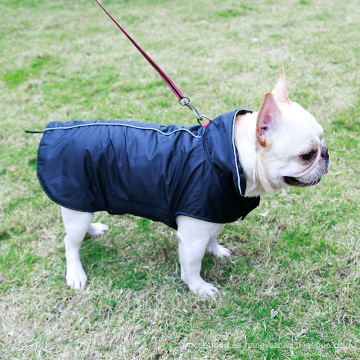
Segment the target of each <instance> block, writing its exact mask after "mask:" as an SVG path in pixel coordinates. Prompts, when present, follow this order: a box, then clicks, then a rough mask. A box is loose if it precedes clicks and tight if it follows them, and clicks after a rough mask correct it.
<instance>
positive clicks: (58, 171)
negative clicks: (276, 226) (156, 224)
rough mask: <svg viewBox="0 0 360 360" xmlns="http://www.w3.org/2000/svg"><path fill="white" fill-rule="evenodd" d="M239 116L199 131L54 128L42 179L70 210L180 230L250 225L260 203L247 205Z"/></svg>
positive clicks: (252, 200) (45, 147)
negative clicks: (189, 220) (200, 224)
mask: <svg viewBox="0 0 360 360" xmlns="http://www.w3.org/2000/svg"><path fill="white" fill-rule="evenodd" d="M246 112H251V110H246V109H238V110H235V111H233V112H231V113H228V114H224V115H221V116H219V117H217V118H215V119H214V120H213V121H212V122H211V123H210V124H209V125H208V126H207V127H206V129H205V128H204V127H202V126H199V125H196V126H191V127H183V126H178V125H170V126H162V125H155V124H147V123H139V122H134V121H105V122H104V121H88V122H83V121H73V122H52V123H50V124H48V126H47V127H46V129H45V131H44V134H43V137H42V139H41V142H40V145H39V150H38V160H37V174H38V179H39V181H40V184H41V186H42V188H43V189H44V191H45V193H46V194H47V195H48V196H49V197H50V199H52V200H53V201H54V202H56V203H58V204H60V205H61V206H64V207H66V208H69V209H73V210H78V211H84V212H95V211H108V212H109V213H110V214H125V213H126V214H132V215H136V216H142V217H145V218H148V219H151V220H155V221H161V222H163V223H165V224H166V225H168V226H170V227H172V228H174V229H176V228H177V224H176V217H177V216H178V215H186V216H190V217H194V218H198V219H202V220H206V221H211V222H217V223H228V222H232V221H235V220H237V219H239V218H244V217H245V216H246V215H247V214H248V213H249V212H250V211H251V210H253V209H254V208H255V207H257V206H258V204H259V201H260V198H259V197H245V196H244V194H245V190H246V179H245V175H244V173H243V169H242V166H241V164H240V161H239V156H238V154H237V150H236V146H235V143H234V124H235V118H236V116H237V115H238V114H241V113H246Z"/></svg>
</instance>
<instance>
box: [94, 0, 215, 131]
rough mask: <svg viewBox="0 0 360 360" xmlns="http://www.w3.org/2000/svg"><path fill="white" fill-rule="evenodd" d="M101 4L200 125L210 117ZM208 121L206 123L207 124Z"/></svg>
mask: <svg viewBox="0 0 360 360" xmlns="http://www.w3.org/2000/svg"><path fill="white" fill-rule="evenodd" d="M95 1H96V2H97V3H98V4H99V6H100V7H101V8H102V9H103V10H104V11H105V12H106V14H107V15H108V16H109V17H110V19H111V20H112V21H113V22H114V23H115V24H116V26H117V27H118V28H119V29H120V30H121V31H122V32H123V33H124V34H125V35H126V37H127V38H128V39H129V40H130V41H131V42H132V43H133V45H134V46H135V47H136V48H137V49H138V50H139V51H140V53H141V55H142V56H143V57H144V58H145V59H146V60H147V61H148V62H149V64H150V65H151V66H152V67H153V68H154V69H155V70H156V71H157V73H158V74H159V75H160V76H161V78H162V79H163V80H164V81H165V83H166V84H167V85H168V86H169V88H170V89H171V90H172V92H173V93H174V94H175V96H176V97H177V98H178V99H179V103H180V104H181V105H182V106H187V107H188V108H189V109H190V110H192V111H193V113H194V114H195V116H196V117H197V121H198V123H199V124H200V125H202V124H201V120H203V118H206V119H208V120H209V121H211V119H209V118H208V117H207V116H205V115H200V114H199V112H198V111H197V110H196V109H195V108H194V107H193V106H192V105H191V104H190V99H189V98H188V97H187V96H185V95H184V94H183V93H182V92H181V91H180V89H179V88H178V87H177V86H176V85H175V84H174V83H173V82H172V80H171V79H170V78H169V77H168V76H167V75H166V74H165V72H164V71H163V70H162V69H161V68H160V66H159V65H157V64H156V63H155V61H154V60H152V59H151V57H150V56H149V55H148V54H147V53H146V52H145V51H144V50H143V49H142V48H141V47H140V46H139V45H138V44H137V42H136V41H135V40H134V39H133V38H132V37H131V36H130V35H129V34H128V33H127V32H126V31H125V29H123V28H122V27H121V26H120V25H119V23H118V22H117V21H116V20H115V19H114V18H113V17H112V16H111V15H110V14H109V13H108V12H107V10H106V9H105V8H104V7H103V6H102V5H101V4H100V2H99V1H98V0H95ZM207 125H208V123H207V124H206V126H207Z"/></svg>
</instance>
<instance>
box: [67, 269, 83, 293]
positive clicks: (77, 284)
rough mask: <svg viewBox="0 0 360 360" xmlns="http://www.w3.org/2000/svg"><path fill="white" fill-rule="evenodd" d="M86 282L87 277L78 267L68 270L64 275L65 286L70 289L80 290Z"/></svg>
mask: <svg viewBox="0 0 360 360" xmlns="http://www.w3.org/2000/svg"><path fill="white" fill-rule="evenodd" d="M86 282H87V276H86V274H85V271H84V269H83V268H82V266H81V268H80V267H76V268H75V267H74V268H72V269H68V271H67V273H66V284H67V286H69V288H70V289H74V290H81V289H83V288H84V287H85V285H86Z"/></svg>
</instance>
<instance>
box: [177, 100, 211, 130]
mask: <svg viewBox="0 0 360 360" xmlns="http://www.w3.org/2000/svg"><path fill="white" fill-rule="evenodd" d="M179 103H180V105H181V106H187V107H188V108H189V109H190V110H191V111H192V112H193V113H194V114H195V116H196V118H197V121H198V123H199V125H201V126H204V125H203V124H202V123H201V121H202V120H204V118H205V119H207V120H209V121H212V120H211V119H209V118H208V117H207V116H206V115H200V113H199V112H198V111H197V110H196V109H195V108H194V107H193V106H192V105H191V104H190V99H189V98H188V97H187V96H184V97H183V98H182V99H180V100H179Z"/></svg>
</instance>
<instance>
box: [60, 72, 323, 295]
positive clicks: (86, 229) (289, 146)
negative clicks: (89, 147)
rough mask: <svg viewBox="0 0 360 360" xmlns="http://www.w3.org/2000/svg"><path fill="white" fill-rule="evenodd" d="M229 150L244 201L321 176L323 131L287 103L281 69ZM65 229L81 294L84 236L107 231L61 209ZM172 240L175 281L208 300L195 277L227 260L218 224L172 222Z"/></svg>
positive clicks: (241, 120)
mask: <svg viewBox="0 0 360 360" xmlns="http://www.w3.org/2000/svg"><path fill="white" fill-rule="evenodd" d="M234 136H235V144H236V148H237V151H238V154H239V157H240V159H239V160H240V163H241V164H242V167H243V171H244V174H245V177H246V192H245V194H244V195H245V197H254V196H259V195H260V194H263V193H267V194H274V193H275V192H276V191H278V190H279V189H281V188H282V187H284V186H288V185H290V186H298V187H305V186H309V185H315V184H317V183H318V182H319V181H320V179H321V177H322V176H323V175H324V174H325V173H326V172H327V168H328V163H329V154H328V149H327V148H326V146H325V145H324V138H323V129H322V127H321V126H320V125H319V124H318V123H317V121H316V120H315V118H314V117H313V116H312V115H311V114H310V113H309V112H307V111H306V110H304V109H303V108H302V107H301V106H300V105H299V104H297V103H294V102H292V101H290V100H289V98H288V95H287V91H286V85H285V73H284V69H282V71H281V75H280V78H279V80H278V82H277V84H276V86H275V88H274V90H273V91H272V93H266V94H265V96H264V99H263V102H262V104H261V107H260V110H259V112H253V113H246V114H242V115H238V116H237V117H236V120H235V131H234ZM61 213H62V218H63V221H64V225H65V230H66V236H65V249H66V263H67V273H66V282H67V285H68V286H69V287H70V288H72V289H83V288H84V286H85V285H86V282H87V276H86V274H85V271H84V269H83V267H82V265H81V262H80V256H79V250H80V245H81V243H82V241H83V239H84V236H85V234H86V233H88V234H89V235H90V236H98V235H101V234H104V233H106V232H107V231H108V226H107V225H103V224H100V223H91V221H92V219H93V215H94V214H93V213H87V212H80V211H74V210H70V209H68V208H65V207H62V208H61ZM176 223H177V227H178V229H177V237H178V241H179V257H180V264H181V279H182V280H183V281H184V282H185V283H186V284H187V285H188V287H189V289H190V290H191V291H193V292H195V293H196V294H198V295H200V296H201V295H205V296H212V295H214V294H216V293H217V292H218V289H217V288H216V287H215V286H214V285H212V284H210V283H208V282H206V281H204V280H203V279H202V278H201V276H200V268H201V261H202V258H203V256H204V253H205V251H206V250H207V251H208V252H210V253H212V254H214V255H216V256H218V257H229V256H230V250H228V249H226V248H225V247H223V246H221V245H219V244H218V243H217V236H218V234H219V232H220V230H221V229H222V228H223V226H224V224H219V223H212V222H208V221H204V220H199V219H196V218H193V217H188V216H184V215H180V216H177V218H176Z"/></svg>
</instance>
